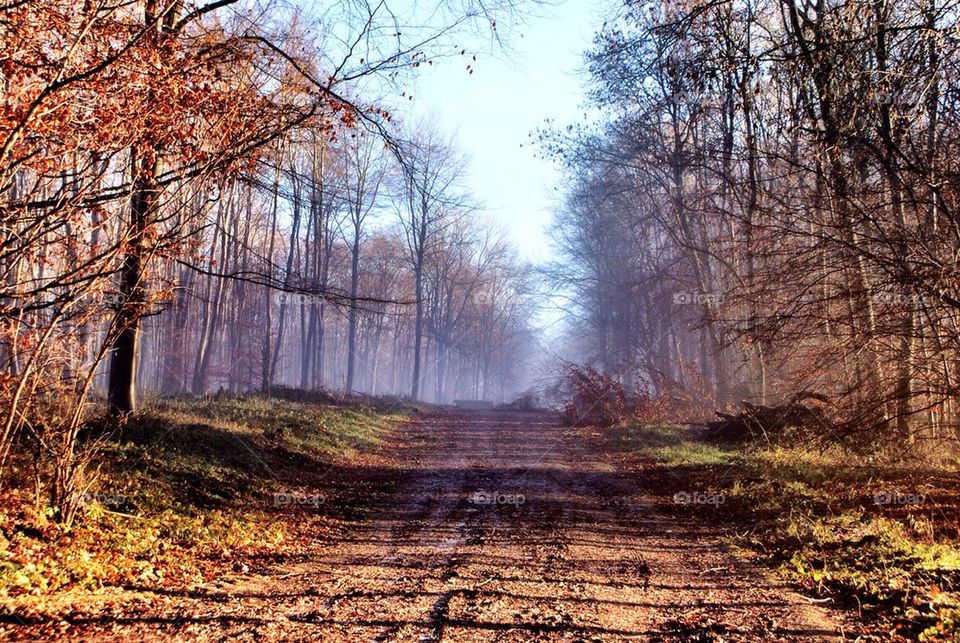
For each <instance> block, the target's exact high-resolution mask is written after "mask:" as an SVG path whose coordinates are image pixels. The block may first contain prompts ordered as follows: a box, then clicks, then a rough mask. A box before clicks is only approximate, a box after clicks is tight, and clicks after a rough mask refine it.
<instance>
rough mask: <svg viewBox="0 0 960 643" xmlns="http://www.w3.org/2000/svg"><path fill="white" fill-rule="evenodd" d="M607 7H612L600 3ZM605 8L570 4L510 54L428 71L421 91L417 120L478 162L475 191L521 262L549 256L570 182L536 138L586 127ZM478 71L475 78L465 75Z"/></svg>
mask: <svg viewBox="0 0 960 643" xmlns="http://www.w3.org/2000/svg"><path fill="white" fill-rule="evenodd" d="M600 4H603V3H600ZM600 9H602V7H598V3H597V2H596V0H594V2H592V3H591V2H589V0H565V1H563V2H558V3H557V4H554V5H552V6H546V7H541V8H539V9H538V10H537V13H538V15H537V16H534V17H530V18H528V19H527V20H526V21H525V23H524V24H521V25H517V26H514V27H512V28H511V29H510V33H509V35H508V39H507V42H506V44H507V50H506V51H497V50H494V49H492V48H487V49H486V50H482V49H481V51H480V53H479V54H478V55H477V61H476V62H473V61H472V60H470V59H469V58H466V59H460V58H452V59H446V60H443V61H441V62H440V63H438V64H436V65H434V66H432V67H428V68H427V69H426V70H424V71H423V73H422V74H420V77H419V80H418V81H417V83H416V86H415V88H414V89H413V92H412V93H413V94H414V100H413V101H412V105H411V106H410V110H411V113H412V115H414V116H415V117H421V116H422V117H432V118H435V119H437V120H438V122H439V123H440V126H441V127H443V129H444V130H446V131H447V132H449V133H451V134H452V135H453V136H454V139H455V141H456V144H457V146H458V147H459V148H460V149H461V150H462V151H463V152H464V153H466V155H467V156H468V158H469V159H470V173H469V177H468V180H467V187H468V188H469V189H470V190H471V192H472V193H473V195H474V196H475V197H476V198H477V199H478V200H479V201H480V202H481V203H483V205H484V206H485V208H484V209H485V214H484V215H483V216H487V217H490V218H491V219H492V220H493V221H494V222H496V224H495V225H499V226H501V227H502V228H503V229H504V230H505V231H506V232H507V234H508V236H509V238H510V239H511V240H512V241H513V244H514V245H515V246H516V248H517V250H518V251H519V252H520V254H521V256H522V257H524V258H525V259H528V260H530V261H534V262H536V261H541V260H543V259H546V258H548V257H549V243H548V241H547V237H546V235H545V234H544V228H545V226H546V225H547V224H548V223H549V221H550V218H551V212H552V210H553V208H554V205H555V204H556V202H557V196H558V194H559V193H558V192H557V191H556V189H557V188H558V187H561V186H560V180H561V174H560V172H559V168H558V167H557V166H556V164H555V163H553V162H552V161H551V160H548V159H544V158H542V157H541V156H540V153H541V149H540V147H539V146H538V145H536V143H535V141H534V139H533V138H531V137H530V136H529V135H530V133H532V132H535V130H536V129H537V128H540V127H542V126H544V124H545V121H546V119H551V120H552V121H553V122H554V123H555V124H557V125H560V126H565V125H567V124H568V123H575V122H578V121H580V120H581V119H582V115H583V109H582V106H583V104H584V99H585V97H584V91H583V88H584V79H583V76H582V69H583V52H584V51H585V50H586V49H587V48H589V46H590V42H591V40H592V37H593V34H594V33H595V32H596V31H597V29H598V28H599V27H600V24H601V22H602V19H601V14H600ZM467 64H470V65H471V66H472V68H473V70H474V72H473V74H469V73H468V72H467V70H466V69H465V67H466V65H467Z"/></svg>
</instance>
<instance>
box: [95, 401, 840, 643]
mask: <svg viewBox="0 0 960 643" xmlns="http://www.w3.org/2000/svg"><path fill="white" fill-rule="evenodd" d="M594 431H595V430H591V429H565V428H561V427H559V426H558V424H557V420H556V417H555V416H552V415H547V414H536V413H518V412H482V413H481V412H472V413H471V412H454V411H450V412H442V413H431V414H424V415H418V416H415V417H414V418H413V419H412V420H410V421H409V422H406V423H405V424H404V425H403V426H402V427H400V429H399V430H398V432H397V434H396V436H394V438H393V439H392V440H391V443H390V445H389V446H390V448H391V450H393V454H392V456H391V459H390V462H391V463H392V464H390V465H384V464H382V463H381V464H379V465H378V467H377V468H376V470H374V469H370V470H369V471H367V473H366V474H364V473H363V472H362V471H361V472H358V474H357V475H358V478H357V483H358V484H360V482H361V481H362V479H364V478H368V479H370V480H378V481H379V482H378V484H379V485H380V487H379V488H380V489H381V491H382V492H381V493H378V494H376V498H375V499H373V501H372V502H370V503H369V504H368V505H366V506H365V507H363V508H362V509H357V511H356V512H355V513H353V514H352V515H351V514H349V513H348V514H347V515H346V518H344V519H343V523H342V527H343V528H342V529H340V530H338V535H337V537H336V538H331V539H330V542H326V543H322V544H321V545H318V547H317V550H316V552H315V554H314V555H312V556H309V557H307V558H306V559H304V560H299V561H297V562H295V563H292V564H285V565H276V566H272V567H270V568H269V570H267V571H266V572H263V573H261V572H257V573H254V574H247V575H240V576H237V577H236V578H231V579H229V580H228V581H227V582H222V583H219V584H218V585H217V586H216V587H215V588H210V589H209V590H207V589H204V590H202V591H196V592H190V593H182V594H172V595H157V596H156V597H155V600H152V601H150V602H149V605H148V606H147V607H145V608H144V612H143V613H142V614H139V615H138V616H137V617H136V618H129V619H125V620H123V621H121V622H114V621H110V622H107V621H106V620H104V621H101V627H103V630H102V638H103V639H105V640H107V639H116V640H170V639H171V638H172V639H176V640H239V641H244V640H249V641H263V640H302V641H351V642H354V641H539V640H550V641H553V640H557V641H621V640H646V641H778V640H779V641H810V640H823V641H825V640H838V639H839V638H840V620H839V618H838V617H837V616H836V615H835V613H834V612H832V611H830V610H827V609H824V608H823V607H821V606H819V605H814V604H811V603H809V602H807V601H805V600H804V599H803V597H802V596H800V595H798V594H796V593H794V592H792V591H791V590H790V589H789V588H787V587H785V586H784V585H783V584H782V583H779V582H778V581H776V580H774V579H773V578H772V577H771V576H770V575H768V574H766V573H764V572H763V571H761V570H760V569H759V568H757V567H756V566H754V565H752V564H750V563H749V562H747V561H745V560H743V559H740V558H738V557H736V556H734V555H733V554H731V553H730V552H729V551H728V550H727V548H726V547H724V546H723V545H722V542H721V539H720V536H719V534H718V533H716V532H715V531H713V530H711V529H710V528H709V527H707V526H706V525H705V524H704V523H705V522H706V521H704V520H702V516H698V512H701V511H711V510H722V507H717V506H709V505H697V504H690V505H685V506H684V507H683V509H684V511H677V508H676V507H671V505H673V503H674V498H673V494H674V493H677V492H682V491H687V492H690V493H695V492H697V491H698V490H695V489H683V487H682V483H683V480H682V479H678V481H677V487H676V488H671V489H666V488H664V486H663V485H662V484H660V485H659V488H654V487H653V486H652V485H650V484H649V483H648V484H645V478H644V475H643V471H642V470H640V471H637V470H634V471H632V472H627V471H618V470H617V469H616V468H615V467H614V466H613V464H612V461H613V458H612V457H611V454H609V453H604V452H603V451H602V449H600V448H599V447H597V446H596V444H598V443H599V442H600V441H599V440H596V439H591V433H592V432H594ZM367 474H368V475H367ZM668 509H669V510H668ZM89 637H90V632H89V631H88V633H87V635H86V638H87V640H90V638H89ZM98 638H99V637H98Z"/></svg>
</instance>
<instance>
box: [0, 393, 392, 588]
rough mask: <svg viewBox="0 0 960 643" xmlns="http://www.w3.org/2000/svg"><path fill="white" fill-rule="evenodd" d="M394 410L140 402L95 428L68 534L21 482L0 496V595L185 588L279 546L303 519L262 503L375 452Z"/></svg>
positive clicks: (217, 399)
mask: <svg viewBox="0 0 960 643" xmlns="http://www.w3.org/2000/svg"><path fill="white" fill-rule="evenodd" d="M403 415H404V411H403V410H394V409H392V408H389V407H388V409H384V410H376V409H373V408H370V407H363V406H356V405H350V406H336V405H318V404H302V403H297V402H292V401H284V400H277V399H270V398H264V397H259V396H225V395H224V396H213V397H202V398H190V397H183V398H175V399H164V400H158V401H155V402H152V403H150V404H149V405H148V407H147V408H146V409H145V411H144V412H143V413H141V414H140V415H139V416H138V417H136V418H134V419H133V420H131V421H130V422H128V423H127V425H125V426H123V427H121V428H120V429H119V430H113V431H110V432H109V433H108V435H109V439H108V441H107V443H106V447H105V449H104V451H103V453H102V454H101V456H102V457H101V458H100V459H99V464H100V466H101V468H100V472H99V475H98V477H97V478H96V481H95V483H94V486H93V487H91V489H90V492H91V493H92V494H94V498H95V499H96V500H95V501H94V502H91V503H90V504H88V505H87V506H86V507H85V508H84V509H83V510H82V515H81V517H80V520H79V521H78V522H77V524H75V525H74V526H73V527H72V528H71V529H69V530H67V529H64V528H62V527H60V526H59V525H57V524H56V523H54V522H53V521H52V520H50V518H51V516H52V515H53V514H52V510H51V509H50V508H49V507H48V506H46V504H45V502H44V499H43V498H40V499H39V503H38V499H37V497H36V496H35V494H34V493H33V490H32V489H31V488H29V486H27V485H26V484H23V485H21V487H20V488H13V489H9V490H7V491H5V492H4V493H3V494H2V497H0V596H13V595H19V594H25V593H29V594H44V593H48V592H52V591H56V590H64V589H72V588H77V589H93V588H97V587H102V586H110V585H114V586H117V585H136V586H140V585H142V586H159V585H164V584H170V583H172V584H175V585H185V584H190V583H194V582H199V581H201V580H203V579H205V578H208V577H215V576H216V575H217V574H219V573H222V567H223V565H224V560H229V559H231V557H233V558H235V557H236V556H242V555H247V554H249V555H255V554H259V555H265V556H269V555H275V554H277V553H283V552H284V551H288V550H290V551H293V550H295V548H296V547H297V546H299V545H298V544H297V543H296V542H294V539H295V538H296V537H297V535H298V532H300V531H302V529H301V528H302V527H303V526H304V525H305V524H308V523H309V521H311V520H314V519H316V518H317V516H316V514H313V515H310V516H306V517H304V516H298V515H296V514H295V513H293V512H291V511H278V510H277V508H276V507H274V506H272V502H271V500H272V494H273V493H275V492H279V491H291V492H297V491H300V490H302V491H304V492H307V491H310V492H315V491H316V488H317V485H322V484H325V481H324V480H322V475H321V474H322V472H323V471H324V470H325V468H326V466H327V465H328V464H329V463H333V462H347V461H349V459H350V458H351V457H352V456H354V455H356V454H358V453H362V452H365V451H369V450H371V449H373V448H375V447H376V446H377V445H378V444H380V443H381V442H382V441H383V440H384V438H385V436H386V434H387V433H388V432H389V431H390V428H391V426H392V424H393V423H395V422H396V421H398V420H400V419H401V418H402V417H403ZM21 465H22V469H23V472H22V475H21V476H20V478H21V479H22V480H25V481H28V480H29V461H27V460H26V459H21ZM104 498H106V499H104Z"/></svg>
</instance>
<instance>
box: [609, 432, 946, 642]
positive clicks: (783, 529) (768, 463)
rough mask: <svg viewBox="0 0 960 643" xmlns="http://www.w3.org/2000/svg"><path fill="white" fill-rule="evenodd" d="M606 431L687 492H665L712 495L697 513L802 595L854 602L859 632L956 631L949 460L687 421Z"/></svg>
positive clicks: (941, 635)
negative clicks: (703, 430) (857, 451)
mask: <svg viewBox="0 0 960 643" xmlns="http://www.w3.org/2000/svg"><path fill="white" fill-rule="evenodd" d="M611 439H612V440H613V441H614V442H615V446H616V447H618V448H619V449H621V450H623V451H627V452H630V453H633V454H637V455H639V456H640V457H641V458H643V459H644V460H645V465H646V467H647V468H648V469H649V471H650V473H651V474H652V475H653V476H655V477H656V478H657V479H658V481H659V483H660V485H661V487H662V489H663V491H664V492H665V493H667V494H687V495H686V496H683V495H679V496H676V497H675V498H674V499H673V501H674V503H684V502H691V500H690V495H689V494H691V493H693V494H697V493H699V494H703V495H702V496H701V497H703V498H705V499H706V500H708V501H710V502H711V504H712V505H713V506H712V507H710V508H709V509H710V510H709V511H707V510H705V511H704V512H703V515H706V516H709V517H710V520H711V521H714V522H716V524H717V525H718V526H720V527H722V528H724V529H725V530H726V533H727V534H728V535H729V538H730V540H731V542H732V543H734V544H735V545H736V546H739V547H745V548H748V549H749V550H750V551H752V552H756V553H757V554H759V556H760V557H761V558H762V559H763V560H765V561H766V562H767V563H769V564H771V565H773V566H774V567H775V568H776V569H777V570H778V572H779V573H780V574H782V575H783V576H785V577H786V578H787V579H788V580H789V581H791V582H792V583H793V584H795V585H797V586H799V587H800V588H801V589H802V590H804V592H805V594H806V595H808V596H813V597H816V599H818V600H819V599H826V600H829V601H830V602H833V603H835V604H838V605H842V606H845V607H850V608H853V609H855V610H857V611H858V612H859V614H860V615H861V616H862V617H863V619H864V621H865V623H867V626H866V629H865V632H864V633H865V634H866V636H868V637H870V636H873V637H876V639H877V640H905V641H906V640H960V512H958V508H960V480H958V478H957V470H956V468H955V467H949V466H945V467H929V466H917V465H910V466H906V465H902V464H901V465H898V464H881V463H878V462H863V461H860V460H859V459H858V458H856V457H855V456H853V455H852V454H849V453H845V452H843V451H841V450H834V451H829V450H828V451H825V452H814V451H811V450H808V449H804V448H801V447H792V448H782V447H773V446H765V445H752V446H742V445H738V446H736V447H731V446H718V445H714V444H708V443H705V442H702V441H699V440H697V439H695V438H694V436H693V434H692V433H691V432H690V430H689V429H687V428H684V427H663V426H648V425H639V424H634V425H627V426H624V427H620V428H619V429H618V430H616V431H615V432H614V433H613V434H612V435H611ZM693 502H697V500H693ZM676 508H677V509H678V510H680V509H681V508H682V505H677V507H676Z"/></svg>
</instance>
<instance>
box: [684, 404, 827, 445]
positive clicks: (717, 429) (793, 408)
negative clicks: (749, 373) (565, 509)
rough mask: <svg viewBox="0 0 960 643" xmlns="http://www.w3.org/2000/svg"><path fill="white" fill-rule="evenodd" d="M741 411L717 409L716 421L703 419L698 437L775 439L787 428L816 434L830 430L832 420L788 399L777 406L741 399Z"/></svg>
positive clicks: (818, 411)
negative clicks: (721, 410) (762, 404)
mask: <svg viewBox="0 0 960 643" xmlns="http://www.w3.org/2000/svg"><path fill="white" fill-rule="evenodd" d="M741 405H742V406H743V410H742V411H740V412H739V413H737V414H735V415H734V414H729V413H722V412H720V411H717V417H718V418H720V419H719V420H714V421H712V422H706V423H704V424H700V425H697V426H700V427H702V432H701V437H702V438H703V439H706V440H713V441H717V442H748V441H752V440H766V441H768V442H773V441H778V440H779V439H780V438H782V437H783V435H784V434H785V432H786V431H787V429H799V430H800V433H805V432H806V431H805V430H810V433H812V434H815V435H823V434H825V433H826V434H829V433H832V432H833V431H832V428H833V423H832V422H831V420H830V419H829V418H828V417H827V416H826V414H825V413H824V412H823V410H821V409H819V408H816V407H811V406H807V405H805V404H801V403H800V402H799V401H796V400H794V401H791V402H788V403H786V404H782V405H779V406H758V405H754V404H751V403H750V402H746V401H744V402H741Z"/></svg>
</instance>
